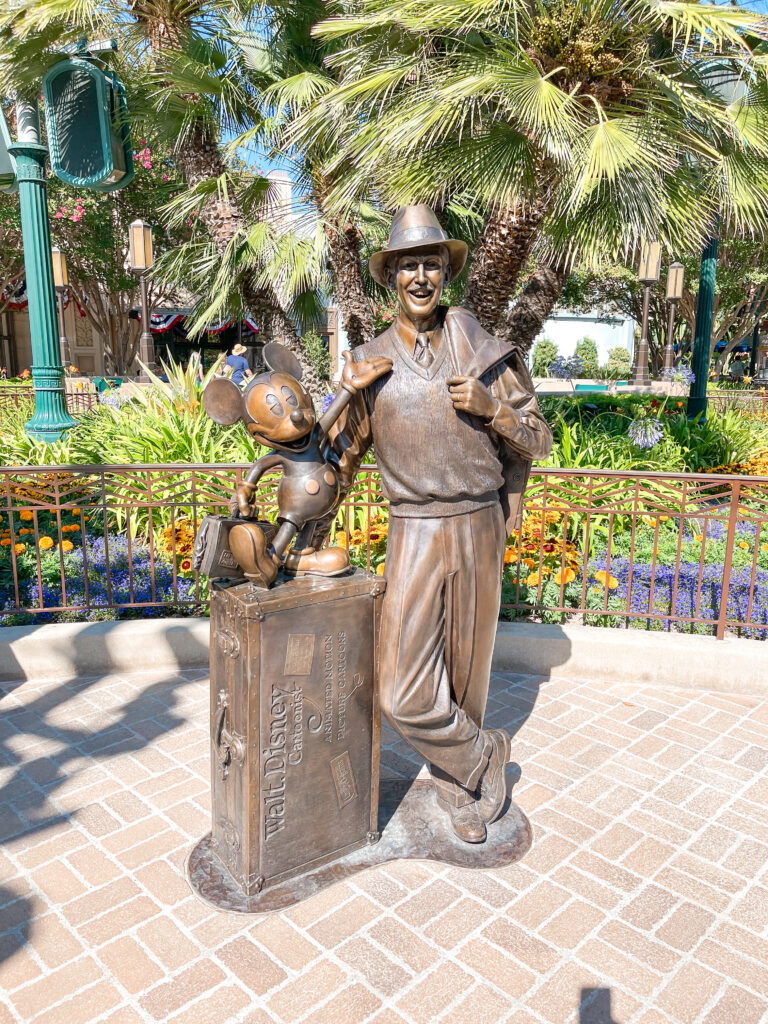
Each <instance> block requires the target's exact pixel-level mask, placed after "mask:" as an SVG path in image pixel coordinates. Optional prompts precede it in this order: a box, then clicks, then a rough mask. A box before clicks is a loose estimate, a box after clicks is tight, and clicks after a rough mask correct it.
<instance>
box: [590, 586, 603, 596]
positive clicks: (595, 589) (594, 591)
mask: <svg viewBox="0 0 768 1024" xmlns="http://www.w3.org/2000/svg"><path fill="white" fill-rule="evenodd" d="M592 593H593V594H602V590H601V589H600V587H592Z"/></svg>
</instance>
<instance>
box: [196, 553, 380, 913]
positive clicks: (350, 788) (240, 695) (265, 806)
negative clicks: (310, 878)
mask: <svg viewBox="0 0 768 1024" xmlns="http://www.w3.org/2000/svg"><path fill="white" fill-rule="evenodd" d="M383 593H384V582H383V581H382V580H380V579H379V578H378V577H377V576H374V575H373V574H371V573H367V572H365V571H364V570H362V569H357V570H355V571H354V572H353V573H350V574H348V575H346V576H340V577H335V578H322V577H317V576H315V577H309V576H306V577H302V578H298V579H293V580H283V579H278V582H277V583H276V584H275V586H274V587H273V588H272V589H270V590H264V589H262V588H259V587H255V586H253V585H252V584H251V583H248V582H245V583H244V582H240V581H231V580H220V581H217V582H215V583H213V584H212V587H211V755H212V776H213V829H212V833H213V834H212V846H213V849H214V851H215V854H216V855H217V856H218V857H219V859H220V860H221V861H222V863H223V864H224V866H225V867H226V868H227V870H228V872H229V873H230V874H231V875H232V877H233V878H234V879H235V881H236V882H237V884H238V885H239V887H240V888H241V889H242V890H243V891H244V892H245V893H247V894H248V895H252V894H254V893H258V892H260V891H261V889H262V888H264V887H265V886H270V885H274V884H276V883H278V882H281V881H283V880H284V879H287V878H290V877H292V876H294V875H298V874H302V873H303V872H304V871H306V870H308V869H310V868H311V867H314V866H317V865H318V864H322V863H324V862H326V861H330V860H334V859H335V858H337V857H340V856H343V855H344V854H346V853H349V852H351V851H352V850H355V849H357V848H358V847H360V846H362V845H364V844H365V843H367V842H373V841H375V840H376V839H377V838H378V834H377V832H376V827H377V813H378V789H379V717H378V707H377V701H376V686H375V673H376V664H375V651H376V648H377V640H378V627H379V618H380V608H381V597H382V595H383Z"/></svg>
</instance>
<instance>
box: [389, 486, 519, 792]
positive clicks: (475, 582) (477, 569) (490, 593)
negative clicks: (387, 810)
mask: <svg viewBox="0 0 768 1024" xmlns="http://www.w3.org/2000/svg"><path fill="white" fill-rule="evenodd" d="M505 541H506V529H505V524H504V516H503V514H502V511H501V506H500V505H499V504H495V505H492V506H490V507H486V508H481V509H479V510H477V511H475V512H466V513H463V514H461V515H456V516H443V517H441V518H436V519H421V518H416V517H408V518H406V517H400V516H392V517H391V518H390V521H389V535H388V537H387V559H386V573H385V575H386V578H387V591H386V594H385V596H384V606H383V610H382V622H381V647H380V668H379V694H380V701H381V709H382V712H383V713H384V715H385V717H386V718H387V720H388V721H389V722H390V723H391V725H392V726H393V728H394V729H395V730H396V731H397V732H398V733H399V734H400V735H401V736H402V737H403V739H405V740H407V742H408V743H410V745H411V746H412V747H413V748H414V749H415V750H416V751H418V753H419V754H421V755H422V756H423V757H424V758H425V759H426V760H427V762H428V763H429V766H430V771H431V773H432V777H433V779H434V782H435V786H436V788H437V792H438V798H439V799H440V800H442V801H443V802H444V803H450V804H453V805H455V806H461V805H462V804H465V803H468V802H469V801H470V800H472V799H473V797H472V795H471V794H472V792H473V791H474V790H475V789H476V788H477V785H478V782H479V780H480V776H481V775H482V773H483V771H484V769H485V767H486V765H487V763H488V758H489V756H490V752H491V743H490V740H489V738H488V736H487V734H486V733H485V732H483V730H482V722H483V715H484V714H485V705H486V701H487V699H488V684H489V681H490V673H491V659H492V656H493V645H494V641H495V639H496V624H497V620H498V614H499V603H500V600H501V576H502V572H503V569H504V545H505Z"/></svg>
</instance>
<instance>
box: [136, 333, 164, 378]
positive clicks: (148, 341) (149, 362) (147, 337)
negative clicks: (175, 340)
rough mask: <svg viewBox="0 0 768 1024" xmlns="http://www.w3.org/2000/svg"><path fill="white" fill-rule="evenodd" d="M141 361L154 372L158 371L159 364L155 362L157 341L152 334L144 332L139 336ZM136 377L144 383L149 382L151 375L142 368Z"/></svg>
mask: <svg viewBox="0 0 768 1024" xmlns="http://www.w3.org/2000/svg"><path fill="white" fill-rule="evenodd" d="M139 361H140V362H141V363H142V364H143V365H144V366H146V368H147V369H148V370H151V371H152V373H157V372H158V369H159V367H158V365H157V363H156V362H155V342H154V339H153V337H152V335H151V334H149V333H142V335H141V337H140V338H139ZM136 379H137V380H138V381H141V382H142V383H144V384H147V383H149V380H150V378H149V376H148V375H147V374H146V372H145V371H144V370H143V369H142V370H141V372H140V373H139V374H138V375H137V377H136Z"/></svg>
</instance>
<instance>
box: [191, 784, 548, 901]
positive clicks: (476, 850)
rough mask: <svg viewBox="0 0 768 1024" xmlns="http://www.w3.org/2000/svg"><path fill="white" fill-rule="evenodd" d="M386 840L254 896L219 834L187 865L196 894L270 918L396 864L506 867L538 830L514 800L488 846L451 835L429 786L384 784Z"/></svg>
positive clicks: (491, 829)
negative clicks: (221, 850) (220, 850)
mask: <svg viewBox="0 0 768 1024" xmlns="http://www.w3.org/2000/svg"><path fill="white" fill-rule="evenodd" d="M379 830H380V832H381V839H380V840H379V841H378V842H377V843H373V844H372V845H370V846H365V847H362V848H361V849H357V850H354V851H353V852H352V853H349V854H347V855H346V856H344V857H341V858H339V859H338V860H335V861H333V862H332V863H325V864H322V865H319V866H317V867H315V868H312V869H310V870H308V871H306V872H304V873H303V874H301V875H297V876H295V877H293V878H290V879H287V880H286V881H283V882H281V883H278V884H276V885H273V886H271V887H270V888H268V889H264V890H262V892H260V893H254V894H253V895H248V894H247V893H245V892H244V891H243V889H242V888H241V887H240V886H238V885H237V883H236V882H235V880H234V879H233V878H232V875H231V874H230V873H229V871H227V869H226V868H225V867H224V865H223V864H222V862H221V861H220V860H219V858H218V856H217V855H216V853H215V851H214V849H213V846H212V842H211V834H210V833H209V834H208V835H207V836H205V838H203V839H201V840H200V842H199V843H198V844H197V846H195V847H194V849H193V850H192V852H191V853H190V855H189V857H188V859H187V877H188V880H189V884H190V885H191V887H192V890H193V891H194V893H195V894H196V895H197V896H198V897H199V898H200V899H202V900H204V901H205V902H206V903H208V904H210V905H211V906H212V907H214V908H215V909H216V910H223V911H228V912H230V913H238V914H264V913H269V912H270V911H275V910H285V909H287V908H288V907H292V906H294V905H295V904H296V903H300V902H301V901H302V900H305V899H308V898H309V897H310V896H314V895H315V894H316V893H318V892H321V891H322V890H323V889H326V888H327V887H328V886H330V885H333V884H334V883H335V882H341V881H343V880H344V879H345V878H349V877H350V876H351V875H356V874H358V873H359V872H360V871H365V870H366V869H367V868H372V867H376V866H377V865H379V864H386V863H387V862H388V861H392V860H436V861H442V862H443V863H445V864H454V865H456V866H457V867H462V868H475V869H477V868H486V869H489V868H501V867H505V866H506V865H507V864H514V863H515V861H518V860H520V858H521V857H523V856H525V854H526V853H527V852H528V850H530V848H531V843H532V841H533V836H532V831H531V825H530V822H529V821H528V819H527V817H526V816H525V814H524V813H523V812H522V811H521V810H520V808H519V807H518V806H517V805H516V804H515V803H513V802H511V801H509V802H508V806H507V809H506V811H505V813H504V814H503V815H502V816H501V818H499V820H498V821H496V822H494V823H493V824H492V825H489V826H488V838H487V839H486V841H485V842H484V843H478V844H471V843H465V842H462V840H460V839H458V838H457V837H456V836H454V835H453V833H452V832H451V826H450V822H449V820H448V816H447V815H446V813H445V812H444V811H443V810H441V809H440V808H439V807H438V805H437V801H436V799H435V794H434V789H433V787H432V783H431V782H430V781H428V780H422V779H417V780H415V781H399V780H398V781H383V782H382V783H381V788H380V792H379Z"/></svg>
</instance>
